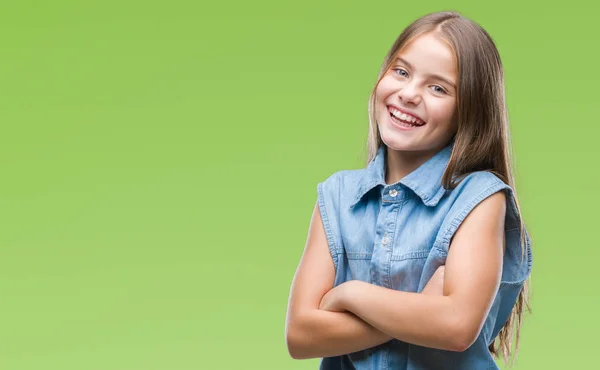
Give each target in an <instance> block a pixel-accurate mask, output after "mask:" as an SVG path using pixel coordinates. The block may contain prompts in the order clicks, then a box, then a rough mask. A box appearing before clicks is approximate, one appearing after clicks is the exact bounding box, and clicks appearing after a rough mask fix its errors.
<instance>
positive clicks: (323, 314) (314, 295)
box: [285, 203, 392, 359]
mask: <svg viewBox="0 0 600 370" xmlns="http://www.w3.org/2000/svg"><path fill="white" fill-rule="evenodd" d="M334 278H335V268H334V265H333V260H332V259H331V255H330V254H329V248H328V245H327V237H326V235H325V229H324V227H323V222H322V220H321V214H320V212H319V206H318V203H317V204H315V208H314V210H313V214H312V219H311V223H310V228H309V231H308V238H307V241H306V246H305V249H304V253H303V255H302V258H301V260H300V263H299V265H298V268H297V270H296V274H295V275H294V279H293V282H292V287H291V290H290V296H289V302H288V308H287V314H286V326H285V331H286V341H287V347H288V351H289V353H290V355H291V356H292V357H293V358H296V359H302V358H313V357H331V356H338V355H342V354H347V353H352V352H356V351H360V350H363V349H367V348H371V347H375V346H377V345H379V344H382V343H385V342H387V341H389V340H390V339H392V338H391V336H389V335H387V334H384V333H382V332H381V331H380V330H378V329H375V328H374V327H373V326H371V325H370V324H367V323H366V322H364V321H363V320H362V319H360V318H358V317H357V316H356V315H354V314H352V313H350V312H331V311H327V310H321V309H319V303H320V302H321V299H322V297H323V296H324V295H325V293H327V292H328V291H329V290H331V289H332V288H333V283H334Z"/></svg>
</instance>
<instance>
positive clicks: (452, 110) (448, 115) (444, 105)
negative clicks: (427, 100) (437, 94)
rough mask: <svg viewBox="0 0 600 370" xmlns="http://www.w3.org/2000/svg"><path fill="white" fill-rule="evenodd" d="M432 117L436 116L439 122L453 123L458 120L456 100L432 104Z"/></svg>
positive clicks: (430, 112)
mask: <svg viewBox="0 0 600 370" xmlns="http://www.w3.org/2000/svg"><path fill="white" fill-rule="evenodd" d="M429 114H430V118H434V119H435V120H436V121H437V122H439V123H444V124H451V123H454V122H455V121H456V104H454V102H439V104H432V105H430V109H429Z"/></svg>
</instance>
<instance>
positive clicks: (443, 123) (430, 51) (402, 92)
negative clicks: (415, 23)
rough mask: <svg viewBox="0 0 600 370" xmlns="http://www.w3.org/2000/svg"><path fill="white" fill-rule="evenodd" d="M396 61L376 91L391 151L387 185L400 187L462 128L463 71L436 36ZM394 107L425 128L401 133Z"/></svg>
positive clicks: (409, 47) (416, 44)
mask: <svg viewBox="0 0 600 370" xmlns="http://www.w3.org/2000/svg"><path fill="white" fill-rule="evenodd" d="M396 58H401V59H402V61H398V60H397V59H396ZM394 60H396V61H395V62H394V63H393V64H392V66H391V67H390V68H389V69H388V71H387V72H386V73H385V75H384V76H383V77H382V78H381V80H380V81H379V84H378V85H377V88H376V89H375V117H376V120H377V126H378V128H379V133H380V135H381V139H382V141H383V142H384V143H385V144H386V145H387V147H388V157H387V163H388V168H387V171H386V172H387V173H386V182H387V183H395V182H397V181H399V180H400V179H401V178H402V177H404V176H405V175H407V174H409V173H410V172H412V171H413V170H415V169H416V168H417V167H419V166H420V165H421V164H423V163H425V162H426V161H427V160H428V159H429V158H431V157H432V156H433V155H434V154H435V153H437V152H438V151H440V149H442V148H443V147H444V146H445V145H446V144H447V143H448V142H449V141H450V139H451V138H452V136H453V135H454V134H455V133H456V131H457V128H458V123H457V120H456V101H457V100H456V99H457V95H456V94H457V90H456V87H455V86H457V81H458V67H457V64H456V58H455V56H454V52H453V51H452V49H451V48H450V47H449V46H448V44H447V43H446V42H444V41H442V40H441V39H439V38H438V37H437V36H435V35H434V34H431V33H429V34H424V35H421V36H419V37H418V38H416V39H415V40H413V41H412V42H411V43H409V44H408V45H406V46H405V47H404V48H403V49H402V50H400V52H399V53H397V54H396V57H395V58H394ZM436 76H439V77H441V78H443V79H444V80H447V81H444V80H441V79H439V78H438V77H436ZM389 105H394V106H396V107H398V108H400V109H402V110H405V111H408V112H409V113H413V114H416V115H417V116H418V117H420V118H421V119H422V120H423V121H425V125H423V126H421V127H418V128H414V129H411V130H401V129H398V128H397V127H396V126H395V125H394V124H393V123H392V121H391V117H390V112H389V110H388V106H389Z"/></svg>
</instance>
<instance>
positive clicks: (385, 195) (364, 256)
mask: <svg viewBox="0 0 600 370" xmlns="http://www.w3.org/2000/svg"><path fill="white" fill-rule="evenodd" d="M453 145H454V143H453V142H451V143H450V144H449V145H448V146H446V147H445V148H444V149H442V150H441V151H440V152H438V153H437V154H436V155H434V156H433V157H432V158H430V159H429V160H428V161H427V162H425V163H424V164H423V165H421V166H420V167H419V168H417V169H416V170H414V171H413V172H411V173H410V174H408V175H407V176H405V177H404V178H403V179H402V180H400V181H398V182H397V183H395V184H390V185H388V184H386V183H385V167H384V165H385V155H386V147H385V146H384V145H382V146H381V147H380V148H379V150H378V152H377V155H376V157H375V158H374V159H373V161H371V162H370V163H369V165H368V166H367V167H366V168H363V169H358V170H342V171H338V172H336V173H334V174H332V175H331V176H330V177H328V178H327V179H326V180H325V181H323V182H320V183H319V184H318V186H317V194H318V204H319V209H320V213H321V218H322V220H323V224H324V228H325V233H326V236H327V241H328V245H329V250H330V253H331V257H332V258H333V263H334V266H335V271H336V273H335V283H334V285H335V286H337V285H339V284H341V283H343V282H345V281H348V280H362V281H366V282H368V283H371V284H375V285H379V286H382V287H385V288H390V289H395V290H401V291H406V292H421V291H422V290H423V288H424V287H425V285H426V284H427V282H428V281H429V279H430V278H431V276H432V275H433V273H434V272H435V270H436V269H437V268H438V267H439V266H440V265H443V264H445V261H446V256H447V254H448V247H449V245H450V240H451V239H452V236H453V235H454V233H455V232H456V230H457V229H458V227H459V225H460V224H461V222H462V221H463V220H464V219H465V217H466V216H467V214H468V213H469V212H470V211H471V210H472V209H473V208H474V207H475V206H476V205H477V204H479V203H480V202H481V201H482V200H484V199H485V198H487V197H489V196H490V195H492V194H494V193H495V192H498V191H505V192H506V195H507V215H506V220H505V234H506V253H505V255H504V263H503V270H502V279H501V283H500V287H499V289H498V292H497V295H496V297H495V300H494V302H493V305H492V307H491V309H490V312H489V314H488V316H487V318H486V321H485V324H484V326H483V328H482V330H481V332H480V334H479V336H478V338H477V340H476V341H475V343H474V344H473V345H472V346H471V347H469V348H468V349H467V350H466V351H464V352H454V351H445V350H438V349H433V348H427V347H422V346H418V345H413V344H409V343H406V342H403V341H400V340H396V339H393V340H390V341H388V342H387V343H383V344H381V345H379V346H376V347H373V348H370V349H366V350H363V351H358V352H354V353H350V354H346V355H343V356H335V357H327V358H323V359H322V360H321V364H320V369H322V370H332V369H358V370H367V369H370V370H371V369H373V370H375V369H407V370H416V369H446V370H452V369H461V370H465V369H477V370H480V369H499V368H498V366H497V365H496V363H495V361H494V359H493V357H492V355H491V354H490V352H489V350H488V345H489V344H490V343H492V341H493V340H494V338H496V336H497V335H498V333H499V331H500V329H501V328H502V326H503V324H504V323H505V322H506V320H507V319H508V317H509V315H510V313H511V310H512V308H513V306H514V304H515V302H516V299H517V296H518V294H519V292H520V290H521V288H522V287H523V284H524V282H525V279H526V278H527V277H528V276H529V274H530V273H531V266H532V254H531V247H530V239H529V235H528V234H527V230H525V232H526V239H527V249H526V251H525V255H524V257H523V259H522V255H521V246H520V233H519V230H520V224H519V218H518V214H517V213H516V208H515V204H514V198H513V190H512V189H511V188H510V187H509V186H508V185H507V184H505V183H504V182H503V181H501V180H500V179H499V178H498V177H497V176H495V175H494V174H492V173H490V172H487V171H477V172H474V173H471V174H469V175H467V176H466V177H464V178H463V179H462V180H461V182H460V183H459V184H458V185H457V187H456V188H455V189H453V190H446V189H444V188H443V186H442V185H441V179H442V175H443V173H444V171H445V169H446V166H447V164H448V161H449V159H450V154H451V152H452V148H453Z"/></svg>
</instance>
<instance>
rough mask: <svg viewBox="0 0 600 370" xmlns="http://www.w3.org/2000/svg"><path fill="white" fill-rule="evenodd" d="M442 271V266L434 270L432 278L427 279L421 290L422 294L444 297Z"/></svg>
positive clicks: (443, 267)
mask: <svg viewBox="0 0 600 370" xmlns="http://www.w3.org/2000/svg"><path fill="white" fill-rule="evenodd" d="M444 270H445V266H444V265H441V266H440V267H438V269H437V270H435V272H434V273H433V276H432V277H431V279H429V281H428V282H427V285H425V288H423V291H422V292H421V293H422V294H429V295H444Z"/></svg>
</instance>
